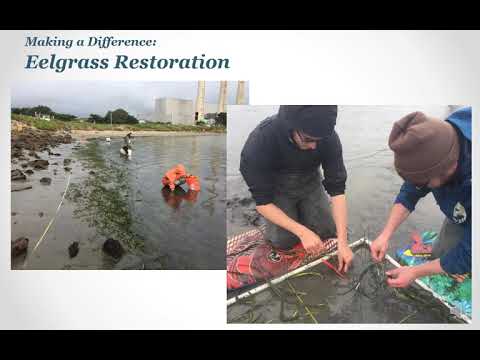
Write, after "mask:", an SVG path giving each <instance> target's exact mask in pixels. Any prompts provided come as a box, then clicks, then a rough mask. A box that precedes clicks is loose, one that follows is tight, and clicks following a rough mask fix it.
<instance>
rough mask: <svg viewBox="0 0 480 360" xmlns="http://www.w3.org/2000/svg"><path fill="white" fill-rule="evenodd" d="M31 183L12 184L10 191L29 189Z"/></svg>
mask: <svg viewBox="0 0 480 360" xmlns="http://www.w3.org/2000/svg"><path fill="white" fill-rule="evenodd" d="M31 188H32V185H12V192H13V191H22V190H28V189H31Z"/></svg>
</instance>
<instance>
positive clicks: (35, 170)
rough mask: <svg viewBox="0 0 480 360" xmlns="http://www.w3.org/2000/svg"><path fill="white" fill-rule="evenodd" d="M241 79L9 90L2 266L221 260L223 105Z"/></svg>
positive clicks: (233, 97)
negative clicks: (6, 234)
mask: <svg viewBox="0 0 480 360" xmlns="http://www.w3.org/2000/svg"><path fill="white" fill-rule="evenodd" d="M248 101H249V99H248V82H246V81H228V82H227V81H178V82H171V81H169V82H134V81H128V82H122V81H108V82H107V81H95V82H92V81H44V82H19V83H16V84H13V85H12V88H11V269H12V270H36V269H43V270H88V269H105V270H108V269H112V270H113V269H115V270H154V269H155V270H162V269H165V270H175V269H181V270H190V269H191V270H202V269H205V270H207V269H208V270H210V269H212V270H215V269H225V237H226V224H225V216H226V125H227V119H228V113H227V110H226V109H227V105H235V104H237V105H242V104H248Z"/></svg>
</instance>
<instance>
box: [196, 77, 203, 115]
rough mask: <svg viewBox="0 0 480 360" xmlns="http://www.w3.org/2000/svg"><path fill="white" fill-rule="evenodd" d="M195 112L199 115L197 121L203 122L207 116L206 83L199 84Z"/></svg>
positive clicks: (200, 82)
mask: <svg viewBox="0 0 480 360" xmlns="http://www.w3.org/2000/svg"><path fill="white" fill-rule="evenodd" d="M195 112H196V115H197V116H196V119H195V120H197V121H198V120H203V118H204V115H205V81H199V82H198V93H197V102H196V107H195Z"/></svg>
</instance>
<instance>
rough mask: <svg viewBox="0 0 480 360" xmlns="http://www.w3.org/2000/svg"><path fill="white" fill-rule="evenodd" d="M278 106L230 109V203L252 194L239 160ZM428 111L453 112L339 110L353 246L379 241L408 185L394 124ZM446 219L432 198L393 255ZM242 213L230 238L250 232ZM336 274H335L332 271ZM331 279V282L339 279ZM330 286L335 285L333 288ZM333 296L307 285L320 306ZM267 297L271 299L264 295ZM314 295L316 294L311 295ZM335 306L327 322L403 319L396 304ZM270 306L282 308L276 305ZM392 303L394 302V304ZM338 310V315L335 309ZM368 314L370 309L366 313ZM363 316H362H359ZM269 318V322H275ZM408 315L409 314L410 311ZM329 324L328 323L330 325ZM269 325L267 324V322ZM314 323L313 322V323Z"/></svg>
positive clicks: (399, 235) (230, 214) (341, 301)
mask: <svg viewBox="0 0 480 360" xmlns="http://www.w3.org/2000/svg"><path fill="white" fill-rule="evenodd" d="M277 109H278V106H230V107H229V124H228V148H227V153H228V155H227V156H228V163H227V191H228V192H227V198H228V199H233V198H236V197H237V198H245V197H249V196H250V193H249V192H248V189H247V187H246V185H245V183H244V181H243V179H242V177H241V175H240V173H239V170H238V168H239V160H240V159H239V157H240V152H241V149H242V147H243V144H244V142H245V140H246V138H247V137H248V135H249V133H250V131H251V130H253V128H254V127H255V126H256V125H257V124H258V123H259V122H260V121H262V120H263V119H264V118H266V117H267V116H270V115H272V114H274V113H275V112H276V111H277ZM418 110H420V111H423V112H425V113H426V114H428V115H431V116H436V117H439V118H444V117H445V116H446V115H448V114H449V113H450V112H451V108H449V107H448V106H339V113H338V119H337V126H336V131H337V133H338V134H339V137H340V139H341V141H342V146H343V157H344V161H345V165H346V167H347V173H348V180H347V190H346V196H347V201H348V227H349V241H350V242H352V241H355V240H358V239H359V238H361V237H363V236H365V235H366V236H368V238H370V239H374V238H375V237H376V236H377V235H378V234H379V232H380V231H381V230H382V228H383V226H384V224H385V221H386V220H387V217H388V214H389V211H390V208H391V206H392V205H393V201H394V199H395V196H396V195H397V193H398V190H399V189H400V186H401V184H402V180H401V178H400V177H399V176H398V175H397V174H396V172H395V169H394V167H393V154H392V152H391V151H390V150H388V135H389V133H390V130H391V127H392V125H393V122H394V121H396V120H398V119H400V118H401V117H402V116H404V115H406V114H408V113H410V112H413V111H418ZM443 218H444V216H443V214H442V213H441V211H440V209H439V208H438V206H437V205H436V202H435V199H434V198H433V196H432V195H428V196H427V197H426V198H424V199H422V200H421V201H420V202H419V203H418V205H417V207H416V210H415V212H414V213H412V214H411V216H410V217H409V218H408V219H407V221H406V222H404V224H402V225H401V227H400V228H399V229H398V230H397V232H396V233H395V234H394V236H393V237H392V239H391V241H390V248H389V250H388V253H389V254H391V255H394V253H395V251H396V250H397V249H398V248H399V247H402V246H404V245H405V244H406V243H407V242H408V241H409V237H410V234H411V232H412V231H420V232H422V231H427V230H433V231H439V230H440V226H441V224H442V221H443ZM250 228H251V225H248V224H247V222H246V221H245V219H244V217H243V216H242V212H241V211H239V209H238V208H233V209H232V208H227V234H228V236H231V235H234V234H238V233H240V232H243V231H245V230H247V229H250ZM332 274H333V272H332ZM332 274H330V276H332V277H331V280H332V281H333V279H334V278H335V276H334V274H333V275H332ZM327 284H330V285H327ZM329 289H330V290H331V291H333V288H332V286H331V283H330V282H329V281H324V282H322V285H321V286H319V285H318V282H317V283H315V281H313V282H310V283H308V282H307V283H306V284H303V291H305V292H307V293H308V294H316V295H313V296H314V298H315V299H316V300H318V301H321V300H323V299H326V298H328V297H329V296H332V294H330V293H329ZM262 296H266V295H262ZM309 296H312V295H309ZM333 296H334V299H335V300H333V301H332V300H331V301H330V302H331V303H332V304H334V305H335V306H333V305H332V306H330V308H329V310H328V311H327V313H326V314H325V319H324V320H325V321H329V322H342V321H343V322H388V321H390V322H398V321H400V320H399V315H395V306H396V305H397V307H398V305H399V304H398V302H397V301H396V300H395V299H393V300H391V301H392V303H391V306H390V307H389V308H388V309H385V308H383V310H381V311H380V308H378V306H379V305H378V304H377V308H375V307H372V306H370V305H371V304H369V305H366V304H365V302H364V301H360V303H359V304H360V305H362V304H363V308H362V310H359V309H356V308H355V307H356V306H357V307H358V306H360V305H359V304H357V303H351V302H349V300H348V299H347V298H343V297H340V298H337V297H335V294H333ZM267 304H269V306H277V307H278V306H279V303H278V302H277V303H275V301H273V302H272V303H271V304H270V302H268V301H267ZM389 304H390V302H389ZM267 308H268V306H267V307H265V306H264V307H261V309H262V310H261V311H260V313H262V311H265V312H266V313H268V312H269V311H271V310H268V309H267ZM335 309H336V310H335ZM366 309H368V310H366ZM232 311H233V313H235V311H236V310H234V309H229V321H231V320H232V319H233V318H235V316H234V314H233V313H232ZM359 311H361V312H359ZM266 313H265V314H263V313H262V314H263V315H262V317H263V318H265V319H268V318H270V320H272V318H271V317H269V316H267V315H266ZM407 315H408V311H407ZM327 319H328V320H327ZM415 321H419V322H422V321H425V322H428V321H435V320H434V317H433V315H432V316H428V315H427V316H424V317H423V318H420V317H417V320H415ZM261 322H263V321H261ZM307 322H308V321H307Z"/></svg>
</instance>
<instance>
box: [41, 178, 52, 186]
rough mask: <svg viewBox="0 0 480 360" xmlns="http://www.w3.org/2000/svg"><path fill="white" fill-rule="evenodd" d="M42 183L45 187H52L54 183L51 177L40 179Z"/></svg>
mask: <svg viewBox="0 0 480 360" xmlns="http://www.w3.org/2000/svg"><path fill="white" fill-rule="evenodd" d="M40 183H41V184H43V185H50V184H51V183H52V179H51V178H49V177H43V178H41V179H40Z"/></svg>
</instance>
